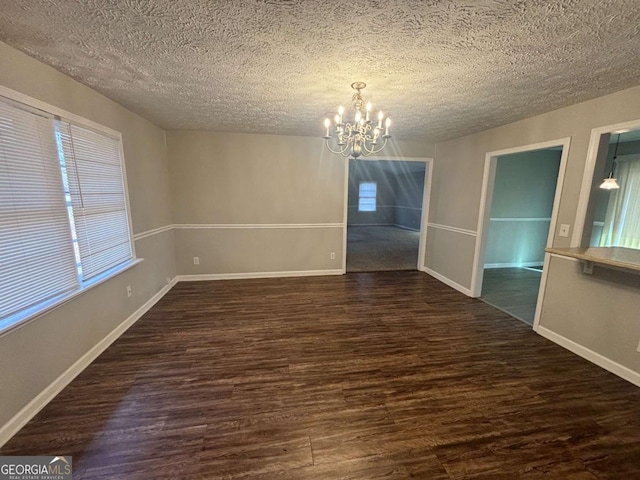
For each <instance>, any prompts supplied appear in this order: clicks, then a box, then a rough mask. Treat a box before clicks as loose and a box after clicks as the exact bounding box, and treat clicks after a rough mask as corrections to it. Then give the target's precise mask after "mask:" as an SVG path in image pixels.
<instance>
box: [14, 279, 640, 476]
mask: <svg viewBox="0 0 640 480" xmlns="http://www.w3.org/2000/svg"><path fill="white" fill-rule="evenodd" d="M1 453H2V454H3V455H31V454H33V455H35V454H42V455H45V454H50V455H52V454H63V455H73V464H74V473H75V474H74V479H76V480H79V479H174V478H180V479H188V480H195V479H240V478H242V479H247V480H257V479H276V480H277V479H291V480H293V479H314V480H318V479H322V480H324V479H351V480H354V479H362V480H365V479H366V480H375V479H407V478H419V479H429V480H439V479H492V480H500V479H509V480H512V479H531V480H533V479H536V480H537V479H563V480H565V479H576V480H582V479H584V480H589V479H624V480H630V479H638V478H640V389H638V388H636V387H634V386H633V385H631V384H629V383H627V382H625V381H624V380H621V379H619V378H617V377H615V376H614V375H612V374H609V373H608V372H606V371H604V370H602V369H600V368H598V367H596V366H594V365H592V364H590V363H588V362H587V361H585V360H583V359H581V358H579V357H577V356H575V355H573V354H571V353H569V352H568V351H566V350H564V349H562V348H561V347H559V346H557V345H555V344H553V343H551V342H549V341H547V340H545V339H544V338H542V337H540V336H537V335H536V334H535V333H533V332H532V331H531V329H530V328H529V327H528V326H527V325H525V324H522V323H520V322H514V321H513V320H512V319H511V318H510V317H508V316H507V315H506V314H504V313H502V312H500V311H497V310H495V309H494V308H492V307H491V306H489V305H487V304H485V303H483V302H481V301H479V300H473V299H470V298H467V297H465V296H463V295H462V294H460V293H458V292H455V291H454V290H452V289H450V288H448V287H446V286H444V285H443V284H441V283H439V282H437V281H436V280H434V279H432V278H430V277H429V276H427V275H426V274H424V273H419V272H386V273H360V274H348V275H346V276H343V277H340V276H337V277H313V278H312V277H307V278H286V279H267V280H238V281H218V282H197V283H180V284H178V285H177V286H176V287H174V288H173V290H171V292H169V293H168V294H167V295H166V296H165V297H164V298H163V299H162V300H161V301H160V302H159V303H158V304H157V305H156V306H155V307H154V308H153V309H152V310H151V311H150V312H148V313H147V314H146V315H145V316H144V317H143V318H142V319H141V320H139V321H138V323H137V324H135V325H134V326H133V327H132V328H131V329H130V330H129V331H128V332H126V333H125V334H124V335H123V336H122V337H121V338H120V339H119V340H118V341H117V342H115V343H114V344H113V345H112V346H111V347H110V348H109V349H108V350H107V351H106V352H105V353H104V354H103V355H101V356H100V357H99V358H98V359H97V360H96V362H94V363H93V364H92V365H91V366H89V367H88V368H87V369H86V370H85V371H84V372H83V373H82V374H81V375H80V376H79V377H78V378H77V379H75V380H74V381H73V382H72V383H71V384H70V385H69V386H68V387H67V388H66V389H65V390H64V391H63V392H62V393H61V394H60V395H59V396H58V397H57V398H56V399H55V400H54V401H53V402H52V403H50V404H49V405H48V406H47V407H46V408H45V409H44V410H43V411H42V412H41V413H40V414H39V415H38V416H37V417H36V418H34V419H33V420H32V421H31V422H29V423H28V424H27V425H26V427H25V428H24V429H23V430H22V431H21V432H20V433H18V435H16V436H15V437H14V438H13V439H12V440H11V441H10V442H9V443H8V444H7V445H5V446H4V448H2V450H1Z"/></svg>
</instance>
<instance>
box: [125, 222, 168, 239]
mask: <svg viewBox="0 0 640 480" xmlns="http://www.w3.org/2000/svg"><path fill="white" fill-rule="evenodd" d="M172 228H173V225H165V226H164V227H158V228H152V229H151V230H147V231H145V232H140V233H136V234H135V235H134V236H133V240H134V241H138V240H142V239H143V238H147V237H150V236H152V235H156V234H158V233H162V232H166V231H169V230H171V229H172Z"/></svg>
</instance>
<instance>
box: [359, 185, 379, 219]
mask: <svg viewBox="0 0 640 480" xmlns="http://www.w3.org/2000/svg"><path fill="white" fill-rule="evenodd" d="M370 184H371V185H374V186H375V194H374V195H373V196H371V195H365V196H363V195H362V194H361V193H360V192H361V190H362V185H370ZM363 198H373V201H374V204H373V210H363V209H361V208H360V201H361V200H362V199H363ZM377 211H378V182H375V181H370V180H364V181H362V182H360V183H358V212H362V213H375V212H377Z"/></svg>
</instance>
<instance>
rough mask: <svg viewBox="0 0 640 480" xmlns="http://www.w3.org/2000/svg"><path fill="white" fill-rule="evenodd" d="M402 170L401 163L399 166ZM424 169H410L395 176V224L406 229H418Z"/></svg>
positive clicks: (420, 216) (420, 220)
mask: <svg viewBox="0 0 640 480" xmlns="http://www.w3.org/2000/svg"><path fill="white" fill-rule="evenodd" d="M399 168H400V170H402V165H401V166H400V167H399ZM425 175H426V169H424V168H421V169H418V170H414V169H410V170H409V171H407V172H404V173H400V174H398V175H397V176H396V203H395V208H394V209H395V224H396V225H397V226H399V227H402V228H406V229H408V230H415V231H420V224H421V222H422V199H423V192H424V186H425Z"/></svg>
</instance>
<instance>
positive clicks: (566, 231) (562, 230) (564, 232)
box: [558, 223, 571, 237]
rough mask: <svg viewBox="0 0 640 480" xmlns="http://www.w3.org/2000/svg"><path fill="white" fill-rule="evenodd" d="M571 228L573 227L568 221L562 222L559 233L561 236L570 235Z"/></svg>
mask: <svg viewBox="0 0 640 480" xmlns="http://www.w3.org/2000/svg"><path fill="white" fill-rule="evenodd" d="M570 229H571V225H569V224H567V223H562V224H560V231H559V232H558V235H559V236H561V237H568V236H569V230H570Z"/></svg>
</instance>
